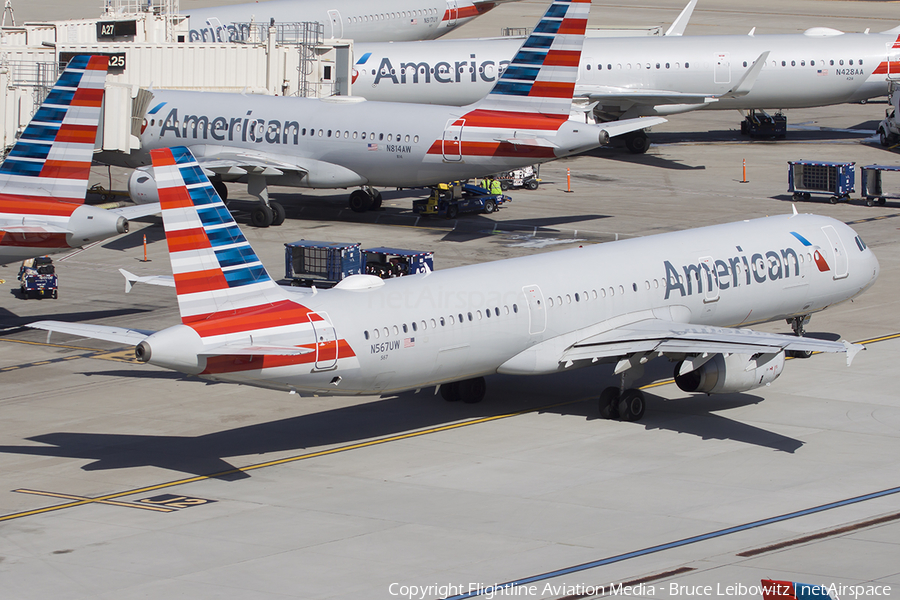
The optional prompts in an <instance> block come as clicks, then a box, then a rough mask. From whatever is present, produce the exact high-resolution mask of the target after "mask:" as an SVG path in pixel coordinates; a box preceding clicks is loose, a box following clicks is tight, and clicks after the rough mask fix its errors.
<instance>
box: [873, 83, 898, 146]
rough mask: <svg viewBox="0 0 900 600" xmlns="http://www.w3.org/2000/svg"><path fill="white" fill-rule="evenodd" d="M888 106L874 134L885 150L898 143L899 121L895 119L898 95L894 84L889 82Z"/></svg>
mask: <svg viewBox="0 0 900 600" xmlns="http://www.w3.org/2000/svg"><path fill="white" fill-rule="evenodd" d="M888 104H890V106H889V107H888V108H887V109H885V111H884V119H882V120H881V123H879V124H878V129H876V130H875V131H876V133H877V134H878V141H879V142H881V145H882V146H884V147H885V148H888V147H890V146H895V145H897V143H898V142H900V120H898V117H897V112H898V111H897V108H898V106H900V94H898V93H897V90H896V84H895V82H894V81H891V82H890V84H889V86H888Z"/></svg>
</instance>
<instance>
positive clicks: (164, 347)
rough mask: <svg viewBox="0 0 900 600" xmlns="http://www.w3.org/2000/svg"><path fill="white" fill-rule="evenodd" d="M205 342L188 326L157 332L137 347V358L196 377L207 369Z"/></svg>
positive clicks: (135, 350) (178, 326)
mask: <svg viewBox="0 0 900 600" xmlns="http://www.w3.org/2000/svg"><path fill="white" fill-rule="evenodd" d="M203 349H204V348H203V340H202V339H201V338H200V336H199V335H198V334H197V332H196V331H194V330H193V329H191V328H190V327H188V326H187V325H174V326H172V327H168V328H166V329H163V330H162V331H157V332H156V333H154V334H153V335H151V336H150V337H148V338H146V339H145V340H144V341H142V342H141V343H140V344H138V345H137V346H135V348H134V355H135V357H136V358H137V359H138V360H139V361H141V362H145V363H150V364H151V365H156V366H157V367H165V368H166V369H172V370H174V371H180V372H181V373H188V374H190V375H196V374H197V373H200V372H201V371H203V370H204V369H205V368H206V358H205V357H203V356H200V353H201V352H203Z"/></svg>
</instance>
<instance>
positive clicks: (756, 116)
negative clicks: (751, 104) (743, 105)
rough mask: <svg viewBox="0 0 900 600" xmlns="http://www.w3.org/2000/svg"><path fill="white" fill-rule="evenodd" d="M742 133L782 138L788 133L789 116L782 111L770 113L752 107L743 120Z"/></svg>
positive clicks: (759, 136) (751, 135)
mask: <svg viewBox="0 0 900 600" xmlns="http://www.w3.org/2000/svg"><path fill="white" fill-rule="evenodd" d="M741 135H749V136H750V137H755V138H768V139H771V138H775V139H782V138H784V137H785V136H786V135H787V117H785V116H784V115H783V114H782V113H775V114H774V115H770V114H769V113H767V112H766V111H764V110H756V109H751V110H750V114H748V115H747V116H746V117H744V120H743V121H741Z"/></svg>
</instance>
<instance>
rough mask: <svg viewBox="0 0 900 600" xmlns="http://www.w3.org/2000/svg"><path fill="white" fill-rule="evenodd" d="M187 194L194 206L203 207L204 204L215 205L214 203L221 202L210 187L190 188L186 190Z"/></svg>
mask: <svg viewBox="0 0 900 600" xmlns="http://www.w3.org/2000/svg"><path fill="white" fill-rule="evenodd" d="M188 194H190V196H191V200H192V201H193V202H194V206H203V205H205V204H215V203H216V202H221V198H219V195H218V194H216V190H214V189H213V188H212V186H210V185H205V186H202V187H195V188H191V189H190V190H188Z"/></svg>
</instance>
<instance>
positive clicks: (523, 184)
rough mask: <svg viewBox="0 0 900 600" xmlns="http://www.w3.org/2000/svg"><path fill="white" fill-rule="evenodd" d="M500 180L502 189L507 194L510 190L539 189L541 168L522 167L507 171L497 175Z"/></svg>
mask: <svg viewBox="0 0 900 600" xmlns="http://www.w3.org/2000/svg"><path fill="white" fill-rule="evenodd" d="M497 179H499V180H500V188H501V189H502V190H503V191H504V192H505V191H506V190H508V189H510V188H525V189H529V190H536V189H538V184H540V182H541V179H540V166H537V165H536V166H533V167H522V168H521V169H515V170H513V171H507V172H505V173H500V174H499V175H497Z"/></svg>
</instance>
